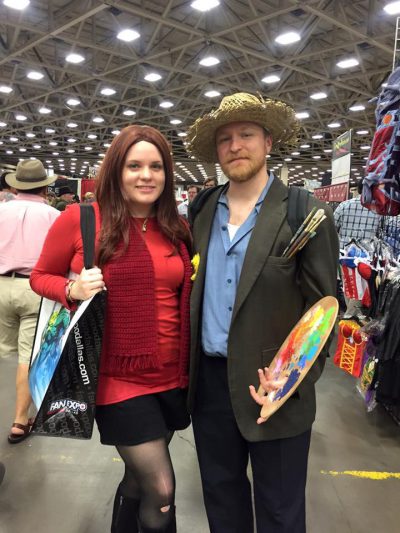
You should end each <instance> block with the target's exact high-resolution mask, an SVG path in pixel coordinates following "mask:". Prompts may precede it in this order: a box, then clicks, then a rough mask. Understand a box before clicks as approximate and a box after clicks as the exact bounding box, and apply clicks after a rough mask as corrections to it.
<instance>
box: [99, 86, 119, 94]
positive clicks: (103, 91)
mask: <svg viewBox="0 0 400 533" xmlns="http://www.w3.org/2000/svg"><path fill="white" fill-rule="evenodd" d="M116 92H117V91H116V90H115V89H112V88H111V87H104V89H101V91H100V93H101V94H102V95H103V96H112V95H113V94H115V93H116Z"/></svg>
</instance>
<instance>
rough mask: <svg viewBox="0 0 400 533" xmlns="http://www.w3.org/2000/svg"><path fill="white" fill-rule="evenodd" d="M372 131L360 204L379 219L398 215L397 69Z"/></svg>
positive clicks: (380, 102)
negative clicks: (372, 135) (384, 216)
mask: <svg viewBox="0 0 400 533" xmlns="http://www.w3.org/2000/svg"><path fill="white" fill-rule="evenodd" d="M375 116H376V131H375V134H374V138H373V140H372V146H371V150H370V154H369V158H368V161H367V165H366V172H365V178H364V183H363V194H362V204H363V205H364V206H365V207H367V208H368V209H370V210H371V211H374V212H375V213H378V214H380V215H398V214H399V213H400V68H397V69H396V70H395V71H394V72H393V73H392V74H391V75H390V77H389V79H388V81H387V86H386V87H385V88H384V89H382V92H381V94H380V95H379V98H378V104H377V107H376V113H375Z"/></svg>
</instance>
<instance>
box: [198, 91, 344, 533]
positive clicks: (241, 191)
mask: <svg viewBox="0 0 400 533" xmlns="http://www.w3.org/2000/svg"><path fill="white" fill-rule="evenodd" d="M298 129H299V126H298V122H297V120H296V117H295V113H294V111H293V109H292V108H291V107H290V106H288V105H286V104H285V103H283V102H278V101H273V100H271V99H266V100H264V99H262V98H258V97H256V96H253V95H251V94H247V93H237V94H234V95H232V96H228V97H225V98H224V99H223V100H222V102H221V104H220V106H219V108H218V109H217V110H215V111H213V112H211V113H209V114H207V115H205V116H204V117H202V118H200V119H198V120H197V121H196V122H195V123H194V124H193V126H192V127H191V128H190V130H189V135H188V137H189V151H190V153H191V154H193V155H194V156H196V157H197V158H198V159H199V160H200V161H204V162H210V163H211V162H212V163H217V162H218V163H219V164H220V165H221V168H222V170H223V172H224V174H225V175H226V176H227V177H228V180H229V181H228V183H227V184H226V185H225V186H224V187H218V188H216V189H215V190H213V191H212V192H210V194H209V195H208V197H207V199H206V201H204V202H203V204H202V207H201V209H198V210H197V214H196V217H195V220H194V223H193V236H194V252H195V253H196V254H198V255H197V256H196V261H194V263H195V265H196V267H195V275H194V278H195V281H194V285H193V291H192V301H191V325H192V341H191V343H192V345H191V368H190V385H189V400H188V401H189V409H190V411H191V413H192V420H193V430H194V436H195V441H196V448H197V454H198V459H199V465H200V472H201V478H202V485H203V494H204V502H205V506H206V511H207V516H208V521H209V525H210V532H211V533H252V532H253V531H254V529H253V528H254V526H253V521H254V519H253V505H252V496H251V484H250V481H249V479H248V477H247V465H248V461H249V458H250V461H251V466H252V474H253V491H254V508H255V515H256V523H257V532H258V533H272V532H273V533H289V532H290V533H304V532H305V528H306V526H305V485H306V477H307V460H308V451H309V444H310V436H311V426H312V423H313V421H314V418H315V389H314V383H315V382H316V380H317V379H318V378H319V376H320V375H321V372H322V369H323V366H324V361H325V356H326V352H322V353H321V355H320V356H319V358H318V359H317V361H316V362H315V364H314V366H313V367H312V368H311V370H310V372H309V373H308V374H307V376H306V378H305V379H304V380H303V382H302V383H301V385H300V386H299V388H298V389H297V391H296V392H295V393H294V394H293V395H292V397H291V398H290V399H289V400H288V401H287V402H286V403H285V404H284V405H283V406H282V407H281V408H280V409H279V410H278V411H277V412H276V413H275V414H274V415H273V416H272V417H271V418H270V419H268V421H267V423H265V422H266V420H265V419H263V418H261V416H260V414H259V413H260V405H261V404H262V398H260V397H259V396H258V394H257V393H256V390H255V389H254V387H250V392H249V386H250V385H252V384H256V382H258V381H260V384H261V386H262V388H263V389H264V391H265V392H266V393H268V392H269V391H272V390H276V389H277V388H279V387H281V386H282V383H281V382H278V381H274V380H273V379H272V376H271V375H270V374H269V371H268V368H267V367H268V365H269V364H270V362H271V360H272V359H273V357H274V355H275V354H276V352H277V351H278V349H279V347H280V346H281V344H282V343H283V341H284V340H285V338H286V336H287V335H288V333H289V332H290V330H291V329H292V327H293V326H294V325H295V324H296V323H297V321H298V320H299V319H300V318H301V316H302V315H303V314H304V312H305V311H306V310H307V309H308V308H310V307H311V306H312V305H313V304H314V303H315V302H316V301H318V300H319V299H320V298H322V297H324V296H328V295H334V294H335V292H336V271H337V257H338V239H337V234H336V230H335V226H334V223H333V217H332V212H331V210H330V208H329V207H328V206H326V205H325V204H322V203H321V202H319V201H317V200H315V199H314V198H312V197H311V198H310V200H309V202H308V208H307V209H308V211H310V210H311V209H312V208H313V207H314V206H317V207H318V208H322V209H324V210H325V214H326V216H327V219H326V220H325V221H324V222H323V223H322V224H321V225H320V226H319V227H318V230H317V234H316V236H315V237H314V238H313V239H311V240H310V241H309V242H308V243H307V244H306V246H305V247H304V248H303V250H302V251H301V252H300V253H298V254H297V256H295V257H292V258H287V257H282V254H283V251H284V250H285V248H286V246H287V245H288V243H289V241H290V239H291V238H292V235H293V233H292V231H291V229H290V224H289V223H288V217H287V214H288V213H287V211H288V208H287V204H288V188H287V187H286V186H285V185H283V183H282V182H280V180H279V179H278V178H277V177H275V176H274V175H273V173H272V172H268V171H267V165H266V157H267V155H268V154H269V153H270V152H271V150H272V149H275V148H277V147H283V148H284V147H285V146H286V145H289V144H291V143H293V142H294V141H295V138H296V134H297V131H298ZM201 194H204V193H201ZM200 196H201V195H199V197H200ZM193 207H194V206H193ZM261 369H262V370H261Z"/></svg>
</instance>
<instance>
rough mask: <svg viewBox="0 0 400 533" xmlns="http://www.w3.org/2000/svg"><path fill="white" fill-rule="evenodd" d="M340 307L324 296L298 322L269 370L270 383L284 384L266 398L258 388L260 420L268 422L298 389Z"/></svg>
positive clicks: (334, 300)
mask: <svg viewBox="0 0 400 533" xmlns="http://www.w3.org/2000/svg"><path fill="white" fill-rule="evenodd" d="M338 309H339V305H338V302H337V300H336V298H334V297H333V296H326V297H325V298H322V299H321V300H319V301H318V302H317V303H316V304H314V305H313V306H312V307H311V308H310V309H309V310H308V311H307V312H306V313H305V314H304V315H303V316H302V318H301V319H300V320H299V321H298V322H297V324H296V325H295V326H294V328H293V329H292V331H291V332H290V333H289V335H288V336H287V337H286V340H285V342H284V343H283V344H282V346H281V347H280V349H279V351H278V353H277V354H276V355H275V357H274V359H273V360H272V362H271V364H270V365H269V370H270V372H271V373H272V376H273V377H272V379H274V380H285V384H284V385H283V386H282V387H281V388H280V389H278V390H275V391H273V392H269V393H268V394H267V395H266V396H265V391H264V389H263V388H262V387H261V386H260V387H259V389H258V395H259V396H261V397H263V398H262V400H263V402H264V403H263V406H262V409H261V414H260V416H261V417H262V418H265V419H268V418H269V417H270V416H271V415H273V414H274V413H275V412H276V411H277V410H278V409H279V407H281V405H283V404H284V403H285V402H286V400H287V399H288V398H290V396H291V395H292V394H293V392H294V391H295V390H296V389H297V387H298V386H299V385H300V383H301V382H302V381H303V379H304V378H305V377H306V375H307V373H308V371H309V370H310V368H311V367H312V365H313V363H314V361H315V360H316V359H317V357H318V355H319V354H320V352H321V350H322V348H323V347H324V345H325V343H326V341H327V339H328V337H329V334H330V332H331V331H332V328H333V326H334V324H335V321H336V317H337V313H338Z"/></svg>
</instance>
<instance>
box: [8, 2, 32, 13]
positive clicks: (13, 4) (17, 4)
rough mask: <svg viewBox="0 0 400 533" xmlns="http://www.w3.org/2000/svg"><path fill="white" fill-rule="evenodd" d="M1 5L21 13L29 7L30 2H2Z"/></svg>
mask: <svg viewBox="0 0 400 533" xmlns="http://www.w3.org/2000/svg"><path fill="white" fill-rule="evenodd" d="M3 4H4V5H5V6H7V7H11V9H18V10H19V11H22V10H23V9H25V8H26V7H28V6H29V4H30V0H3Z"/></svg>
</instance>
